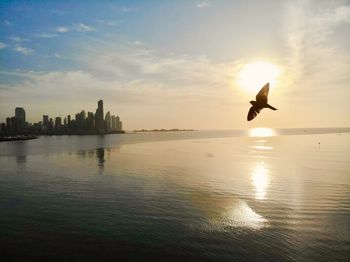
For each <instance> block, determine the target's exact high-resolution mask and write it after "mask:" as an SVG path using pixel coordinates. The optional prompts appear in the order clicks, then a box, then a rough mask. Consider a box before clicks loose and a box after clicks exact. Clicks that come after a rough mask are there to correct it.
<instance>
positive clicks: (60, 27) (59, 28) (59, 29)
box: [56, 26, 69, 33]
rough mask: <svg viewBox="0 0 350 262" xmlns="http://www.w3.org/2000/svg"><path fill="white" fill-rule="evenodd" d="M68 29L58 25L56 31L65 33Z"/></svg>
mask: <svg viewBox="0 0 350 262" xmlns="http://www.w3.org/2000/svg"><path fill="white" fill-rule="evenodd" d="M68 31H69V28H68V27H65V26H59V27H57V28H56V32H59V33H67V32H68Z"/></svg>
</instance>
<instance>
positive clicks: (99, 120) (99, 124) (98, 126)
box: [95, 100, 104, 133]
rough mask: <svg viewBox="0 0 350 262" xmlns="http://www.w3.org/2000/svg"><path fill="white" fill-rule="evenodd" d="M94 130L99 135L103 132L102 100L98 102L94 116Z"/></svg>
mask: <svg viewBox="0 0 350 262" xmlns="http://www.w3.org/2000/svg"><path fill="white" fill-rule="evenodd" d="M95 124H96V130H97V132H99V133H103V131H104V120H103V100H100V101H98V107H97V109H96V114H95Z"/></svg>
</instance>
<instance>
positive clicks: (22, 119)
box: [15, 107, 26, 131]
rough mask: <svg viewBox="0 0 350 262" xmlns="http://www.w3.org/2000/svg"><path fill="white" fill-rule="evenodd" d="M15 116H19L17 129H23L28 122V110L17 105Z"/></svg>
mask: <svg viewBox="0 0 350 262" xmlns="http://www.w3.org/2000/svg"><path fill="white" fill-rule="evenodd" d="M15 117H16V118H17V129H16V130H15V131H23V130H24V127H25V123H26V111H24V109H23V108H22V107H16V109H15Z"/></svg>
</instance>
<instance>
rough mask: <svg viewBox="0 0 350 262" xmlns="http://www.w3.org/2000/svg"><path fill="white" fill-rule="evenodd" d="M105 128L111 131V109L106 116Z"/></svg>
mask: <svg viewBox="0 0 350 262" xmlns="http://www.w3.org/2000/svg"><path fill="white" fill-rule="evenodd" d="M105 130H106V131H107V132H108V131H111V113H109V111H108V112H107V114H106V117H105Z"/></svg>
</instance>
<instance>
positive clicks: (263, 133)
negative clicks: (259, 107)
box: [249, 127, 275, 137]
mask: <svg viewBox="0 0 350 262" xmlns="http://www.w3.org/2000/svg"><path fill="white" fill-rule="evenodd" d="M274 135H275V131H274V130H273V129H271V128H264V127H258V128H252V129H249V136H250V137H269V136H274Z"/></svg>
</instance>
